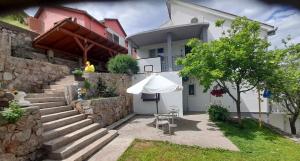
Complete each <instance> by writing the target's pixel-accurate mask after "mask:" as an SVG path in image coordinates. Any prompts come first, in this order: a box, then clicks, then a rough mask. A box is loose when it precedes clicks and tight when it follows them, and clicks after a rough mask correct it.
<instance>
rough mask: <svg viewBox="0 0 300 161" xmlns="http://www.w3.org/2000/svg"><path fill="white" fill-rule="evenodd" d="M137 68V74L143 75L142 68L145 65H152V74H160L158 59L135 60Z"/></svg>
mask: <svg viewBox="0 0 300 161" xmlns="http://www.w3.org/2000/svg"><path fill="white" fill-rule="evenodd" d="M137 62H138V66H139V69H140V70H139V72H138V73H144V67H145V66H147V65H152V67H153V72H155V73H157V72H161V62H160V57H156V58H147V59H137Z"/></svg>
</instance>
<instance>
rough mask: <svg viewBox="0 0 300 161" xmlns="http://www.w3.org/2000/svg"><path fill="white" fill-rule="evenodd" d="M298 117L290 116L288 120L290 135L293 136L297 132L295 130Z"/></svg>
mask: <svg viewBox="0 0 300 161" xmlns="http://www.w3.org/2000/svg"><path fill="white" fill-rule="evenodd" d="M297 118H298V115H292V117H291V118H289V122H290V127H291V133H292V134H293V135H296V134H297V130H296V121H297Z"/></svg>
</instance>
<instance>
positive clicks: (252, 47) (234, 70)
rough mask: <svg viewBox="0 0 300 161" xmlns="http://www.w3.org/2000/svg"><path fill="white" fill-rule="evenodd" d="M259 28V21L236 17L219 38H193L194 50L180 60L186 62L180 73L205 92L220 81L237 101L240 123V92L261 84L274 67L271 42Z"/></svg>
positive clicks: (222, 86) (189, 44) (219, 25)
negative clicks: (191, 78)
mask: <svg viewBox="0 0 300 161" xmlns="http://www.w3.org/2000/svg"><path fill="white" fill-rule="evenodd" d="M223 23H224V20H219V21H217V22H216V26H217V27H222V25H223ZM260 31H261V30H260V25H259V23H258V22H254V21H251V20H249V19H247V18H246V17H239V18H236V19H235V20H234V21H233V22H232V23H231V28H230V29H229V30H227V31H223V33H222V36H221V38H220V39H217V40H213V41H210V42H201V41H200V40H197V39H192V40H190V41H189V42H188V44H187V45H188V46H190V47H191V48H192V50H191V53H189V54H188V55H187V56H186V57H185V58H182V59H179V60H178V61H177V63H178V64H179V65H183V69H182V70H181V71H180V74H181V76H191V77H194V78H196V79H197V80H199V83H200V84H201V85H203V86H204V88H205V90H204V91H205V92H206V91H207V90H208V89H209V88H210V87H211V86H212V85H213V84H215V83H216V84H218V85H219V86H220V87H221V88H222V89H223V90H224V91H225V92H226V93H227V94H228V95H229V96H230V97H231V98H232V99H233V100H234V102H235V104H236V111H237V116H238V121H239V123H240V124H241V109H240V104H241V93H243V92H247V91H250V90H252V89H254V88H256V87H258V85H259V84H260V83H261V82H262V81H263V80H264V78H265V77H266V76H267V75H268V73H270V72H271V71H272V66H274V63H272V59H273V56H271V55H270V53H268V52H267V48H268V47H269V46H270V44H269V43H268V42H267V40H266V39H262V38H261V37H260ZM231 86H232V87H233V89H234V91H233V90H232V89H230V88H229V87H231Z"/></svg>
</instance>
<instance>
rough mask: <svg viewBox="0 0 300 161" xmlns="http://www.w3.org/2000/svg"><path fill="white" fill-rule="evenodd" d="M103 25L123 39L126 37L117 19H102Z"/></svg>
mask: <svg viewBox="0 0 300 161" xmlns="http://www.w3.org/2000/svg"><path fill="white" fill-rule="evenodd" d="M104 24H105V26H107V27H109V28H110V29H112V30H113V31H115V32H116V33H118V34H119V35H120V36H122V37H124V38H125V37H126V33H125V31H124V30H123V28H122V26H121V24H120V23H119V21H118V20H117V19H104Z"/></svg>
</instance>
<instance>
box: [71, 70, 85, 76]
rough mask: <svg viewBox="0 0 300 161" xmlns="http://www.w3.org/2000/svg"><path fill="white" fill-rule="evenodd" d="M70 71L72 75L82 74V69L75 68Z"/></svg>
mask: <svg viewBox="0 0 300 161" xmlns="http://www.w3.org/2000/svg"><path fill="white" fill-rule="evenodd" d="M72 73H73V74H74V75H77V76H82V75H83V71H82V70H80V69H75V70H74V71H73V72H72Z"/></svg>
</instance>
